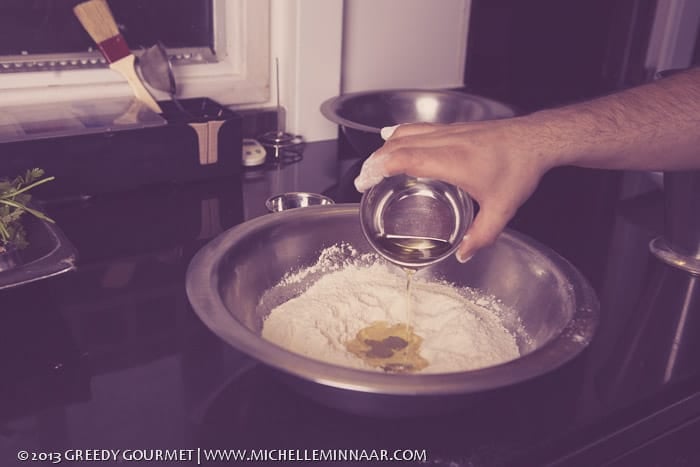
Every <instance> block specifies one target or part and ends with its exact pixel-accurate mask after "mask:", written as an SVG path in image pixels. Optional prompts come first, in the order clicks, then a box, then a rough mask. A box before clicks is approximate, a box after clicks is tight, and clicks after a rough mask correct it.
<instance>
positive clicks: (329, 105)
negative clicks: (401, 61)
mask: <svg viewBox="0 0 700 467" xmlns="http://www.w3.org/2000/svg"><path fill="white" fill-rule="evenodd" d="M380 93H397V94H398V93H423V94H434V95H442V96H453V97H457V98H459V99H462V100H464V99H472V100H474V99H478V100H479V101H481V102H485V103H488V104H489V105H494V106H498V107H501V108H502V109H503V110H504V111H507V112H508V113H510V114H511V116H514V115H515V114H516V113H517V112H516V111H515V109H513V108H512V107H510V106H508V105H506V104H504V103H502V102H498V101H495V100H493V99H489V98H487V97H482V96H477V95H474V94H469V93H466V92H459V91H450V90H439V89H437V90H436V89H412V88H400V89H383V90H374V91H361V92H349V93H346V94H341V95H339V96H335V97H331V98H330V99H326V100H325V101H324V102H322V103H321V114H323V116H324V117H326V118H327V119H328V120H330V121H331V122H333V123H335V124H337V125H342V126H345V127H348V128H352V129H354V130H361V131H367V132H370V133H377V134H379V133H380V132H381V128H376V127H373V126H370V125H365V124H363V123H358V122H355V121H352V120H348V119H346V118H343V117H341V116H340V115H339V114H338V109H339V108H340V106H341V105H342V104H343V103H345V102H347V101H348V100H350V99H353V98H356V97H362V96H371V95H373V94H380ZM397 123H398V124H401V123H408V122H397Z"/></svg>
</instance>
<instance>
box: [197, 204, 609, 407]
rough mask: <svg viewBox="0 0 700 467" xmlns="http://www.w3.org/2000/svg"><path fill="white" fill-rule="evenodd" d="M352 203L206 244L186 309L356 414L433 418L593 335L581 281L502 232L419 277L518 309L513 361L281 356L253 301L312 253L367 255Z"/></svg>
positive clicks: (550, 362) (594, 316)
mask: <svg viewBox="0 0 700 467" xmlns="http://www.w3.org/2000/svg"><path fill="white" fill-rule="evenodd" d="M358 216H359V212H358V206H357V205H356V204H338V205H333V206H314V207H308V208H304V209H295V210H290V211H284V212H280V213H275V214H268V215H266V216H263V217H260V218H257V219H254V220H252V221H248V222H246V223H243V224H241V225H239V226H237V227H234V228H233V229H231V230H228V231H226V232H224V233H222V234H220V235H219V236H218V237H216V238H215V239H214V240H212V241H211V242H210V243H208V244H207V245H205V246H204V247H203V248H202V249H201V250H200V251H199V252H198V253H197V254H196V255H195V257H194V258H193V260H192V262H191V263H190V266H189V269H188V271H187V294H188V297H189V299H190V302H191V303H192V306H193V307H194V310H195V312H196V313H197V314H198V315H199V317H200V318H201V319H202V320H203V321H204V323H206V325H207V326H208V327H209V328H210V329H211V330H212V331H214V332H215V333H216V334H218V335H219V336H220V337H221V338H222V339H223V340H224V341H226V342H228V343H229V344H230V345H232V346H233V347H235V348H236V349H238V350H240V351H242V352H244V353H246V354H248V355H249V356H251V357H253V358H255V359H257V360H259V361H260V362H263V363H265V364H266V365H269V366H270V367H273V368H276V369H277V370H280V372H281V373H282V374H283V375H286V376H287V377H286V378H285V379H286V380H287V381H289V382H290V383H291V384H292V386H293V387H294V388H296V389H297V390H299V391H301V392H303V393H305V394H308V395H309V396H311V397H313V398H314V399H316V400H317V401H319V402H322V403H324V404H326V405H330V406H333V407H336V408H340V409H343V410H346V411H351V412H355V413H363V414H375V415H393V414H398V413H400V414H402V415H406V414H418V413H430V412H437V411H440V410H442V409H446V408H448V407H451V406H453V405H454V404H461V403H463V402H465V397H469V396H470V395H474V394H477V393H484V392H488V391H490V390H493V389H497V388H503V387H506V386H510V385H515V384H517V383H521V382H524V381H526V380H529V379H531V378H535V377H537V376H539V375H543V374H545V373H548V372H550V371H552V370H554V369H556V368H558V367H560V366H561V365H563V364H564V363H566V362H568V361H569V360H571V359H572V358H574V357H575V356H576V355H577V354H579V353H580V352H581V351H582V350H583V349H584V348H585V347H586V346H587V345H588V343H589V342H590V340H591V338H592V337H593V334H594V331H595V328H596V325H597V322H598V307H599V306H598V302H597V299H596V297H595V294H594V292H593V290H592V289H591V287H590V286H589V285H588V283H587V282H586V280H585V279H584V278H583V276H582V275H581V274H580V273H579V272H578V271H577V270H576V269H575V268H574V267H572V266H571V265H570V264H569V263H568V262H567V261H566V260H564V259H563V258H561V257H560V256H558V255H557V254H556V253H554V252H553V251H551V250H549V249H548V248H546V247H544V246H542V245H539V244H537V243H536V242H534V241H533V240H530V239H528V238H526V237H524V236H522V235H519V234H517V233H515V232H509V231H507V232H505V233H503V234H502V235H501V236H500V238H499V239H498V240H497V241H496V242H495V244H493V245H492V246H490V247H488V248H486V249H484V250H482V251H480V252H479V253H478V254H477V255H476V256H475V257H474V258H473V259H472V260H470V261H469V262H468V263H466V264H460V263H458V262H457V261H456V260H455V259H454V257H452V258H448V259H447V260H445V261H443V262H441V263H439V264H436V265H433V266H431V267H430V268H428V270H427V271H426V272H421V274H433V275H434V276H436V277H441V278H445V279H447V280H449V281H451V282H453V283H455V284H458V285H464V286H470V287H475V288H478V289H481V290H482V291H484V292H485V293H488V294H491V295H494V296H496V297H498V298H499V299H500V300H501V301H502V303H503V304H504V305H505V306H508V307H512V308H513V309H515V310H517V313H518V315H519V318H520V320H521V322H522V326H523V327H524V330H525V331H526V333H527V334H528V335H529V337H530V342H529V343H528V344H522V345H521V352H523V353H524V355H522V356H521V357H519V358H517V359H516V360H513V361H510V362H507V363H503V364H501V365H497V366H492V367H488V368H482V369H478V370H474V371H466V372H461V373H449V374H425V375H422V374H413V375H406V374H404V375H401V374H384V373H379V372H372V371H363V370H357V369H351V368H346V367H340V366H336V365H333V364H329V363H325V362H323V361H321V360H315V359H311V358H308V357H304V356H302V355H299V354H295V353H292V352H290V351H288V350H285V349H283V348H281V347H279V346H277V345H275V344H273V343H271V342H269V341H267V340H265V339H263V338H262V337H261V329H262V321H263V316H260V312H259V310H258V304H259V301H260V298H261V297H262V295H263V294H264V293H265V292H266V291H268V290H269V289H270V288H272V287H273V286H275V285H276V284H278V283H279V281H280V280H281V279H282V277H283V276H284V275H285V273H287V272H290V271H294V270H297V269H299V268H300V267H304V266H310V265H312V264H314V263H315V262H316V260H317V259H318V254H319V252H320V251H321V250H322V249H324V248H327V247H329V246H331V245H333V244H336V243H337V242H341V241H344V242H348V243H350V244H352V245H353V246H354V247H355V248H356V249H357V250H359V251H360V252H369V251H372V250H371V247H370V246H369V245H368V243H367V242H366V240H365V238H364V236H363V235H362V232H361V229H360V223H359V220H358Z"/></svg>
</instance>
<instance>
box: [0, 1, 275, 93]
mask: <svg viewBox="0 0 700 467" xmlns="http://www.w3.org/2000/svg"><path fill="white" fill-rule="evenodd" d="M77 3H79V2H78V1H60V2H58V1H55V0H3V2H2V3H0V101H1V102H3V103H4V104H6V105H7V104H10V105H11V104H13V103H17V104H22V103H30V102H37V101H41V102H46V101H52V100H64V99H76V98H83V97H84V98H90V97H98V96H113V95H123V94H124V93H127V92H128V87H127V86H126V83H125V81H124V80H123V79H122V78H121V76H120V75H119V74H117V73H115V72H113V71H112V70H109V69H108V68H106V67H107V64H106V62H105V61H104V59H103V58H102V56H101V55H100V53H99V51H98V50H97V48H96V46H95V44H94V43H93V42H92V40H91V39H90V37H89V36H88V34H87V33H86V32H85V31H84V29H83V28H82V26H81V25H80V23H79V22H78V20H77V19H76V18H75V17H74V15H73V12H72V7H73V6H74V5H75V4H77ZM109 5H110V8H111V10H112V12H113V14H114V16H115V19H116V22H117V24H118V25H119V28H120V31H121V33H122V34H123V35H124V37H125V39H126V41H127V43H128V44H129V45H130V48H131V49H132V51H134V53H136V54H137V55H138V52H139V50H142V49H143V48H145V47H148V46H151V45H153V44H154V43H155V42H156V41H161V42H162V43H163V44H164V45H165V46H166V48H167V50H168V54H169V55H170V56H171V58H172V60H173V63H174V65H175V66H174V70H175V76H176V80H177V82H178V88H179V89H178V95H179V96H180V97H194V96H209V97H212V98H213V99H215V100H217V101H219V102H221V103H223V104H248V103H259V102H266V101H267V100H268V99H269V47H270V39H269V38H270V31H269V15H270V0H109ZM157 97H159V98H164V97H165V96H162V95H161V96H157Z"/></svg>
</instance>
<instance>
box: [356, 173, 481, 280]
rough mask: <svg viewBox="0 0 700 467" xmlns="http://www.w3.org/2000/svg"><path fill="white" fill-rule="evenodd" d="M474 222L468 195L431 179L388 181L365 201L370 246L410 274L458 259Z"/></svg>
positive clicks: (362, 212)
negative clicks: (414, 270) (467, 232)
mask: <svg viewBox="0 0 700 467" xmlns="http://www.w3.org/2000/svg"><path fill="white" fill-rule="evenodd" d="M473 219H474V204H473V202H472V200H471V198H470V197H469V196H468V195H467V194H466V193H464V191H462V190H461V189H460V188H458V187H456V186H454V185H451V184H449V183H446V182H443V181H440V180H434V179H428V178H415V177H409V176H406V175H397V176H394V177H388V178H385V179H384V180H382V181H381V182H380V183H378V184H377V185H375V186H373V187H372V188H370V189H369V190H367V191H366V192H365V193H364V194H363V196H362V200H361V201H360V224H361V226H362V232H363V233H364V235H365V237H366V238H367V241H368V242H369V243H370V245H371V246H372V247H373V248H374V249H375V250H376V251H377V252H378V253H379V254H380V255H382V256H383V257H384V258H386V259H388V260H389V261H391V262H392V263H394V264H397V265H399V266H402V267H408V268H420V267H424V266H428V265H430V264H434V263H437V262H438V261H441V260H443V259H445V258H447V257H448V256H450V255H451V254H452V253H454V252H455V250H457V247H458V246H459V243H460V242H461V241H462V238H464V234H465V232H466V231H467V228H468V227H469V225H471V223H472V220H473Z"/></svg>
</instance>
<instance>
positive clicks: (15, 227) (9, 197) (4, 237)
mask: <svg viewBox="0 0 700 467" xmlns="http://www.w3.org/2000/svg"><path fill="white" fill-rule="evenodd" d="M54 178H55V177H44V171H43V170H42V169H29V170H27V172H26V173H25V174H24V176H22V175H20V176H18V177H16V178H14V179H12V180H8V179H0V254H1V253H4V252H5V251H7V250H8V249H9V247H10V246H13V247H14V248H17V249H22V248H25V247H26V246H27V244H28V243H27V237H26V232H25V230H24V227H23V225H22V223H21V222H20V219H21V218H22V216H23V215H24V214H25V213H29V214H32V215H33V216H36V217H38V218H39V219H42V220H44V221H47V222H52V223H53V222H54V221H53V220H52V219H51V218H49V217H48V216H47V215H46V214H44V213H43V212H41V211H37V210H36V209H32V208H30V207H29V206H28V204H29V202H30V201H31V199H32V196H31V195H30V194H29V193H28V191H29V190H31V189H33V188H35V187H37V186H39V185H41V184H43V183H46V182H50V181H51V180H53V179H54Z"/></svg>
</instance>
